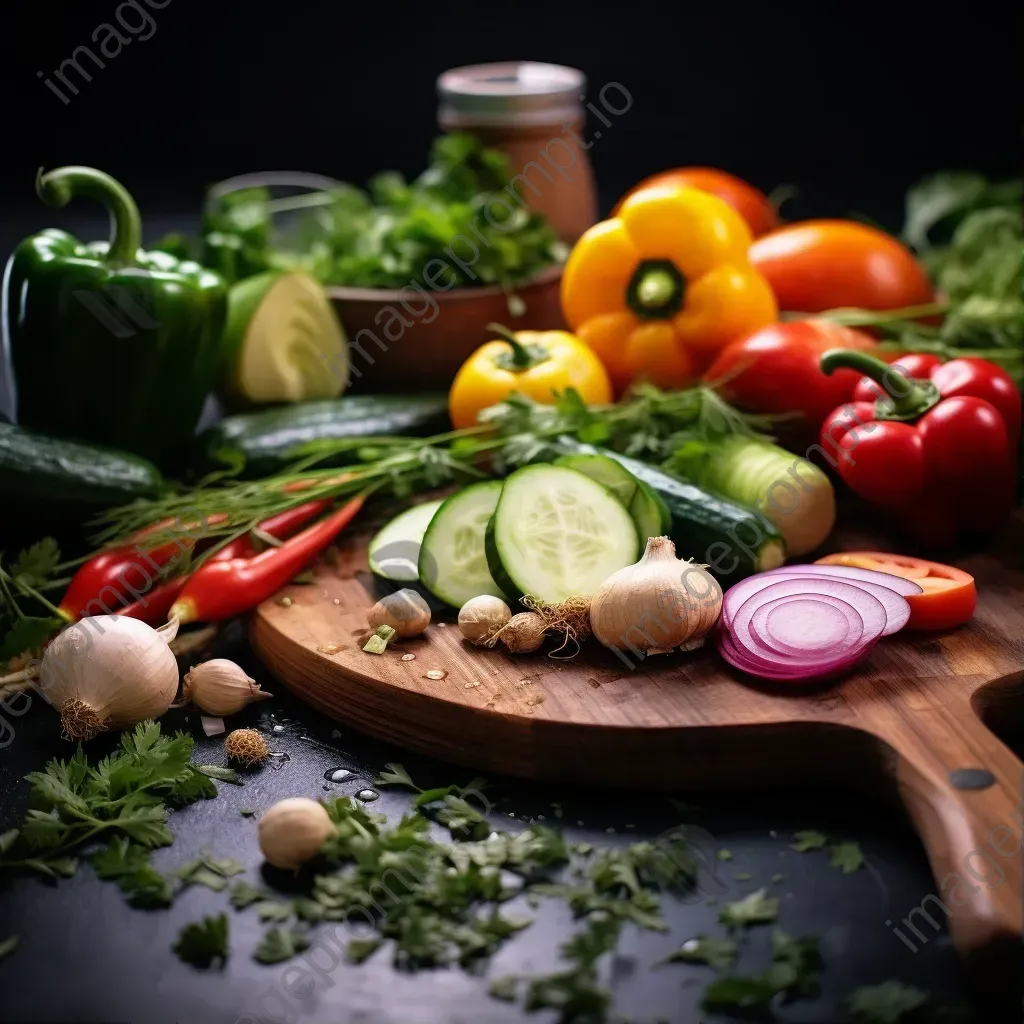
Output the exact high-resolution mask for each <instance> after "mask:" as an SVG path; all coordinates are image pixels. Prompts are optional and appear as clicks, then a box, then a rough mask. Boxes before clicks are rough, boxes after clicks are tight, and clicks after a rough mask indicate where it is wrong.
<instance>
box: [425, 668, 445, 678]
mask: <svg viewBox="0 0 1024 1024" xmlns="http://www.w3.org/2000/svg"><path fill="white" fill-rule="evenodd" d="M447 675H448V673H447V672H445V670H444V669H443V668H432V669H428V670H427V671H426V672H424V673H423V678H424V679H444V678H445V676H447Z"/></svg>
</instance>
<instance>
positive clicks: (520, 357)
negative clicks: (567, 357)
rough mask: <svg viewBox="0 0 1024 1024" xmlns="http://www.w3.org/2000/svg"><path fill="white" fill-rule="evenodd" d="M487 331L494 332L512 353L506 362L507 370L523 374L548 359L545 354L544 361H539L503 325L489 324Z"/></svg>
mask: <svg viewBox="0 0 1024 1024" xmlns="http://www.w3.org/2000/svg"><path fill="white" fill-rule="evenodd" d="M487 330H489V331H493V332H494V333H495V334H497V335H498V337H499V338H501V340H502V341H504V342H506V343H507V344H508V345H509V347H510V348H511V349H512V351H511V352H510V353H509V357H508V359H507V361H506V363H507V366H506V368H507V369H510V370H512V371H513V372H516V373H521V372H522V371H524V370H529V369H530V368H531V367H533V366H536V365H537V364H538V363H540V362H543V361H544V359H547V355H546V354H545V356H544V358H543V359H538V358H537V356H536V354H535V353H533V352H531V351H530V349H528V348H527V347H526V346H525V345H524V344H523V343H522V342H521V341H520V340H519V339H518V338H517V337H516V336H515V334H513V333H512V331H510V330H509V329H508V328H507V327H504V326H502V325H501V324H488V325H487Z"/></svg>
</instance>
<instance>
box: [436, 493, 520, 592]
mask: <svg viewBox="0 0 1024 1024" xmlns="http://www.w3.org/2000/svg"><path fill="white" fill-rule="evenodd" d="M501 486H502V485H501V482H500V481H498V480H489V481H487V482H486V483H481V484H473V485H472V486H470V487H466V488H464V489H463V490H461V491H459V493H458V494H453V495H452V496H451V497H450V498H449V499H448V500H447V501H445V502H444V503H443V504H442V505H441V507H440V508H439V509H438V510H437V514H436V515H435V516H434V518H433V519H431V521H430V525H429V526H428V527H427V532H426V534H425V535H424V537H423V544H422V546H421V547H420V559H419V577H420V582H421V583H422V584H423V585H424V586H425V587H426V588H427V590H429V591H430V592H431V593H432V594H433V595H434V596H435V597H439V598H440V599H441V600H442V601H444V602H445V603H446V604H450V605H452V606H453V607H455V608H461V607H462V606H463V605H464V604H465V603H466V602H467V601H468V600H470V598H474V597H479V596H480V595H481V594H492V595H493V596H494V597H501V598H504V596H505V595H504V594H503V593H502V592H501V588H500V587H499V586H498V584H497V583H495V582H494V579H493V577H492V576H491V574H490V571H489V570H488V568H487V553H486V551H485V550H484V537H485V536H486V534H487V523H488V522H489V521H490V518H491V516H492V515H494V509H495V508H496V507H497V504H498V498H499V497H500V496H501Z"/></svg>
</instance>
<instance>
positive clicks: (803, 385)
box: [704, 320, 875, 433]
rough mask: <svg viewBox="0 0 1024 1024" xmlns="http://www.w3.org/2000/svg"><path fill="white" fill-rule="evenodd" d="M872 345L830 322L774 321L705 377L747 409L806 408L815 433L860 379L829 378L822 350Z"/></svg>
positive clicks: (853, 375) (847, 373) (850, 373)
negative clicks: (822, 366)
mask: <svg viewBox="0 0 1024 1024" xmlns="http://www.w3.org/2000/svg"><path fill="white" fill-rule="evenodd" d="M874 347H875V342H874V339H872V338H871V337H869V336H868V335H867V334H864V333H863V332H862V331H855V330H853V329H852V328H850V327H841V326H839V325H838V324H834V323H831V322H830V321H828V320H794V321H792V322H790V323H784V324H770V325H769V326H768V327H762V328H761V330H759V331H755V332H754V333H753V334H751V335H748V336H747V337H746V338H742V339H740V340H739V341H734V342H733V343H732V344H731V345H729V346H727V347H726V348H725V349H723V350H722V351H721V352H720V353H719V354H718V358H717V359H716V360H715V362H714V363H713V364H712V366H711V368H710V369H709V370H708V371H707V373H706V374H704V379H705V380H706V381H707V382H708V383H714V382H717V381H721V382H722V383H721V385H720V387H719V390H720V392H721V394H722V397H723V398H725V399H726V401H729V402H731V403H732V404H733V405H736V406H738V407H739V408H740V409H743V410H745V411H746V412H760V413H784V412H794V411H799V412H802V413H803V414H804V415H805V417H806V418H807V420H808V425H809V426H811V427H813V429H814V431H815V433H816V432H817V430H818V427H819V426H820V425H821V423H822V421H823V420H824V419H825V417H826V416H827V415H828V414H829V413H830V412H831V411H832V410H833V409H835V408H836V407H837V406H840V405H842V404H843V403H844V402H848V401H850V397H851V396H852V394H853V389H854V387H855V386H856V384H857V382H858V381H859V380H860V377H859V375H858V374H857V372H856V371H855V370H837V371H836V372H835V373H833V374H832V376H830V377H828V376H826V375H825V374H824V373H822V372H821V367H820V365H819V361H820V359H821V356H822V353H824V352H827V351H828V350H829V349H830V348H852V349H861V350H870V349H873V348H874Z"/></svg>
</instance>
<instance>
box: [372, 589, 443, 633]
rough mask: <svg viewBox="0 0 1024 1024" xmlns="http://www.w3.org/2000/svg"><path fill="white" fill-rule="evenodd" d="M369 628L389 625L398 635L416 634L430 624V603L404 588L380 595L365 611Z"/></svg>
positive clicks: (413, 591)
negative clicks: (384, 595)
mask: <svg viewBox="0 0 1024 1024" xmlns="http://www.w3.org/2000/svg"><path fill="white" fill-rule="evenodd" d="M367 619H368V620H369V623H370V628H371V629H377V628H379V627H380V626H390V627H391V628H392V629H393V630H394V631H395V632H396V633H397V634H398V635H399V636H401V637H406V636H418V635H419V634H420V633H422V632H423V630H425V629H426V628H427V626H429V625H430V605H428V604H427V602H426V601H425V600H424V599H423V597H422V595H421V594H418V593H417V592H416V591H415V590H410V589H409V588H405V589H404V590H396V591H395V592H394V593H393V594H388V595H387V597H382V598H381V599H380V600H379V601H378V602H377V603H376V604H375V605H374V606H373V607H372V608H371V609H370V611H369V612H368V613H367Z"/></svg>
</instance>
